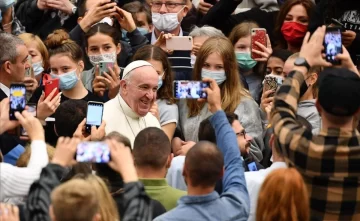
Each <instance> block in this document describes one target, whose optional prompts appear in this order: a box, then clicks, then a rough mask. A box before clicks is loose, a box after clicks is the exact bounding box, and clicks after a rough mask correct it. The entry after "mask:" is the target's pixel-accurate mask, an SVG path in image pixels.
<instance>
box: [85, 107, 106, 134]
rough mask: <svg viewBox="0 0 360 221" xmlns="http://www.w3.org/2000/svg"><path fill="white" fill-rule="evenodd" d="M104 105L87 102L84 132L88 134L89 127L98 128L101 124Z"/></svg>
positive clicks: (89, 131)
mask: <svg viewBox="0 0 360 221" xmlns="http://www.w3.org/2000/svg"><path fill="white" fill-rule="evenodd" d="M103 110H104V103H101V102H95V101H89V102H88V105H87V114H86V124H85V131H86V132H87V133H88V134H90V133H91V127H92V126H96V127H97V128H98V127H100V125H101V122H102V116H103Z"/></svg>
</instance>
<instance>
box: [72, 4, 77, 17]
mask: <svg viewBox="0 0 360 221" xmlns="http://www.w3.org/2000/svg"><path fill="white" fill-rule="evenodd" d="M76 10H77V7H76V6H74V7H72V8H71V12H72V13H73V15H75V13H76Z"/></svg>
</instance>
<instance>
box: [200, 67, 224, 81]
mask: <svg viewBox="0 0 360 221" xmlns="http://www.w3.org/2000/svg"><path fill="white" fill-rule="evenodd" d="M201 78H202V79H204V78H212V79H214V80H215V81H216V83H217V84H218V85H220V84H222V83H224V81H225V80H226V75H225V71H210V70H208V69H204V68H203V69H201Z"/></svg>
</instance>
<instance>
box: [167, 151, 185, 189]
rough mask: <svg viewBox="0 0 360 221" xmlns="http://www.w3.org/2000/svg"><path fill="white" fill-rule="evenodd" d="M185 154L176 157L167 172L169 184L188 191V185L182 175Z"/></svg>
mask: <svg viewBox="0 0 360 221" xmlns="http://www.w3.org/2000/svg"><path fill="white" fill-rule="evenodd" d="M184 164H185V156H177V157H174V158H173V159H172V161H171V165H170V168H169V169H168V171H167V174H166V181H167V182H168V184H169V185H170V186H172V187H174V188H176V189H179V190H184V191H187V185H186V183H185V180H184V177H183V175H182V172H183V168H184Z"/></svg>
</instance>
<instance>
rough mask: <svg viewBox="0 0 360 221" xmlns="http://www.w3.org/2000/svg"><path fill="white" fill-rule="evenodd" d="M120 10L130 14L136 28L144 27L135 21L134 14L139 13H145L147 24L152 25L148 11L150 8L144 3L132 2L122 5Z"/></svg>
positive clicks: (149, 11)
mask: <svg viewBox="0 0 360 221" xmlns="http://www.w3.org/2000/svg"><path fill="white" fill-rule="evenodd" d="M122 9H124V10H125V11H128V12H130V13H131V15H132V17H133V19H134V21H135V24H136V26H142V25H144V24H140V23H139V21H138V20H137V19H136V14H137V13H141V12H144V13H145V15H146V20H147V22H148V23H149V24H152V19H151V10H150V7H149V6H148V5H147V4H146V3H141V2H139V1H133V2H130V3H126V4H125V5H123V7H122Z"/></svg>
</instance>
